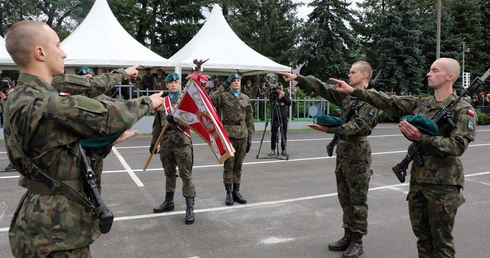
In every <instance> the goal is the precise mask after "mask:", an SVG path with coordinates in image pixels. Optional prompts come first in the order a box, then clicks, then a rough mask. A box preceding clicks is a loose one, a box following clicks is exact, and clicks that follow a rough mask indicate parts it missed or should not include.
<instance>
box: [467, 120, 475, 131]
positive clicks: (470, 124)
mask: <svg viewBox="0 0 490 258" xmlns="http://www.w3.org/2000/svg"><path fill="white" fill-rule="evenodd" d="M468 130H470V131H471V132H473V130H475V123H473V121H471V120H468Z"/></svg>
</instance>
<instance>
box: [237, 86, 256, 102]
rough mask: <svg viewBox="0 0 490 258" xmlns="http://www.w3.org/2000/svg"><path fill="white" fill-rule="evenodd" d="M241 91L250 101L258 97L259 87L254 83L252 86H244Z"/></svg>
mask: <svg viewBox="0 0 490 258" xmlns="http://www.w3.org/2000/svg"><path fill="white" fill-rule="evenodd" d="M240 91H241V92H242V94H245V95H247V96H248V98H249V99H255V97H256V96H257V87H256V86H255V85H254V84H253V83H252V84H251V85H250V86H247V84H243V85H242V88H241V90H240Z"/></svg>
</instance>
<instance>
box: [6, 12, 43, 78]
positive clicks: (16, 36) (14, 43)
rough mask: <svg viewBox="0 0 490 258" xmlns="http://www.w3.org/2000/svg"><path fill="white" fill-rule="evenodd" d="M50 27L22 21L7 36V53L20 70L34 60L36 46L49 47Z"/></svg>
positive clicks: (36, 22) (35, 22)
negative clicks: (48, 30) (48, 31)
mask: <svg viewBox="0 0 490 258" xmlns="http://www.w3.org/2000/svg"><path fill="white" fill-rule="evenodd" d="M47 29H49V26H48V25H46V24H45V23H42V22H38V21H22V22H18V23H16V24H14V25H13V26H12V27H11V28H10V29H9V31H8V32H7V34H6V35H5V47H6V48H7V52H8V53H9V54H10V56H11V57H12V60H14V62H15V64H16V65H17V66H19V67H20V68H23V67H26V66H27V65H28V64H29V63H30V62H31V60H32V56H33V54H34V49H35V47H36V46H42V47H47V44H48V39H49V37H48V33H47Z"/></svg>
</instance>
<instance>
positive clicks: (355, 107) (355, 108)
mask: <svg viewBox="0 0 490 258" xmlns="http://www.w3.org/2000/svg"><path fill="white" fill-rule="evenodd" d="M381 71H383V69H381V70H379V72H378V74H376V77H374V79H372V80H371V81H369V84H368V86H367V87H366V89H370V88H372V87H374V83H375V82H376V80H378V78H379V76H380V75H381ZM360 107H361V105H360V104H359V99H356V100H355V101H354V103H352V105H351V106H350V108H349V112H348V113H347V116H345V121H344V123H348V122H349V121H350V120H351V119H352V118H354V117H357V116H358V115H359V108H360ZM341 137H342V134H341V133H340V132H336V133H335V134H334V136H333V139H332V141H331V142H330V143H329V144H328V145H327V154H328V156H329V157H332V154H333V148H335V145H337V143H339V141H340V138H341Z"/></svg>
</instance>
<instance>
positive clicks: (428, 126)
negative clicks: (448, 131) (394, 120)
mask: <svg viewBox="0 0 490 258" xmlns="http://www.w3.org/2000/svg"><path fill="white" fill-rule="evenodd" d="M402 120H406V121H407V122H408V123H409V124H411V125H413V126H415V127H417V128H418V129H419V130H420V131H421V132H422V133H425V134H428V135H431V136H437V135H438V133H439V127H438V126H437V124H436V123H434V121H432V120H430V119H429V118H427V117H425V116H422V115H407V116H404V117H402V118H401V119H400V121H402Z"/></svg>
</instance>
